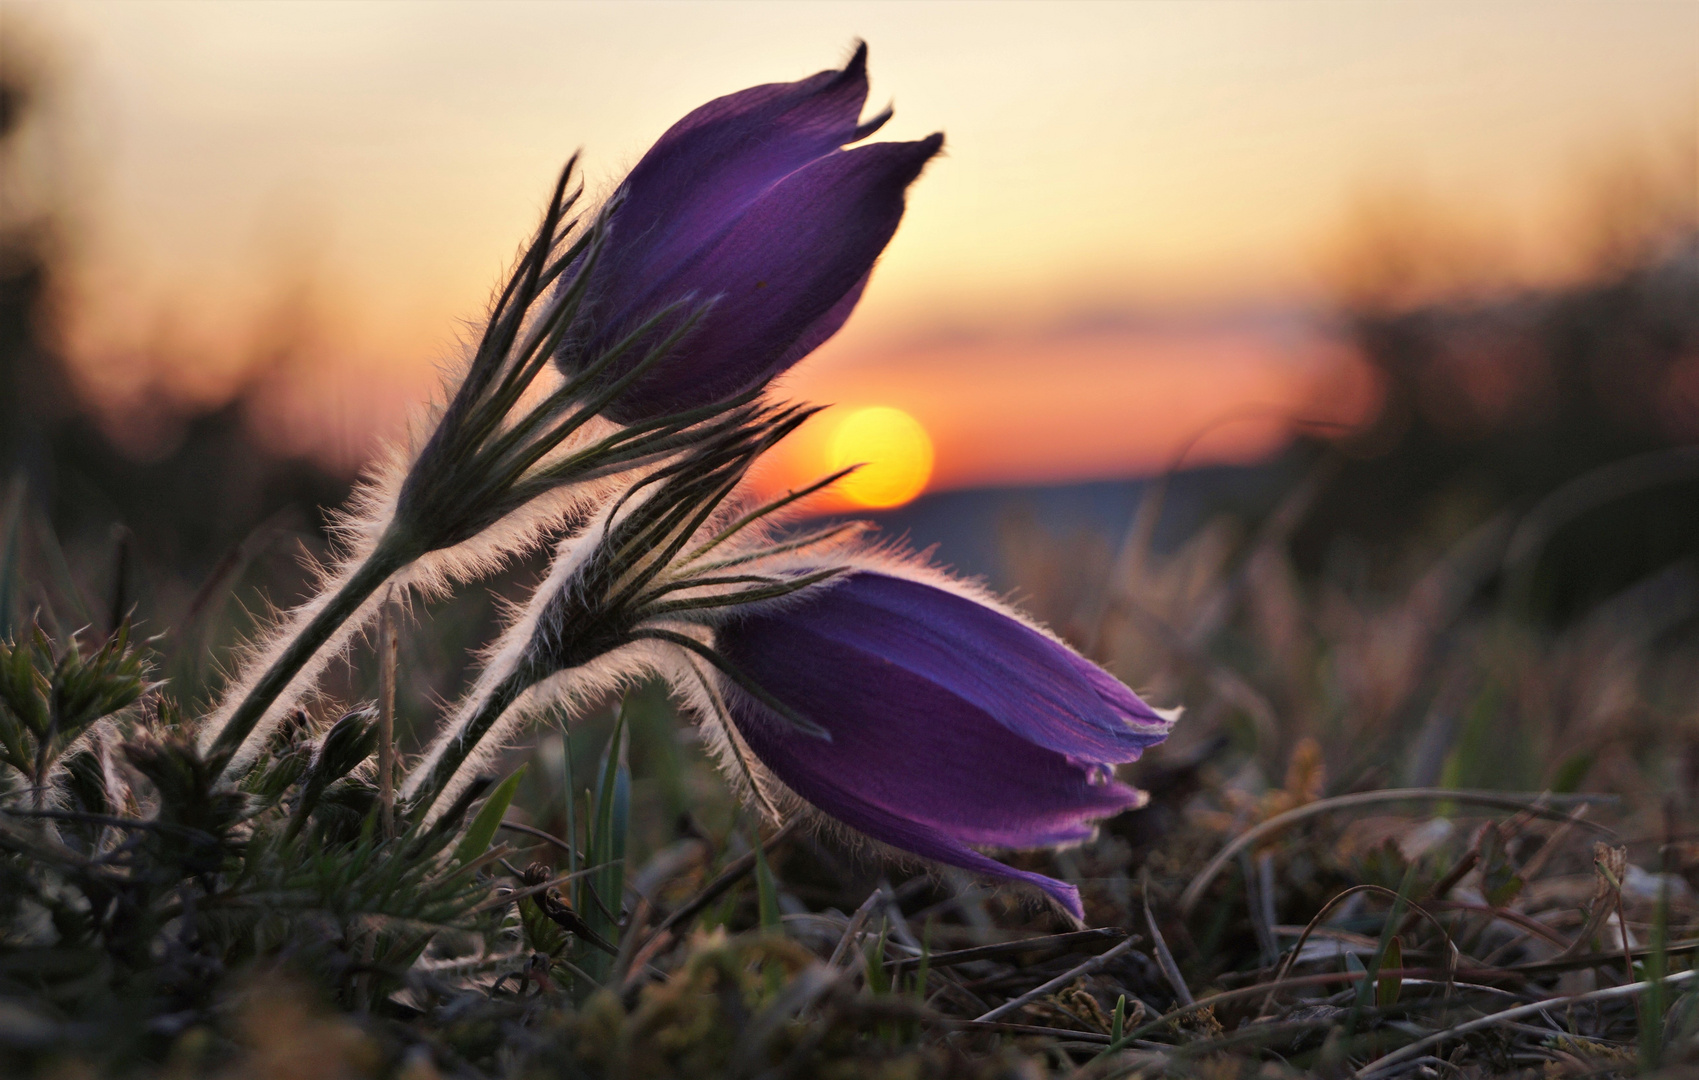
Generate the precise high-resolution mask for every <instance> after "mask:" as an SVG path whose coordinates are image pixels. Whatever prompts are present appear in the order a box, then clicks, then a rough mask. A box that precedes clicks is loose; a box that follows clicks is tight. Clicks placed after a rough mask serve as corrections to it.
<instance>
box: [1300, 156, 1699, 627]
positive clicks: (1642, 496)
mask: <svg viewBox="0 0 1699 1080" xmlns="http://www.w3.org/2000/svg"><path fill="white" fill-rule="evenodd" d="M1625 169H1628V171H1633V170H1632V166H1631V165H1630V166H1625ZM1625 187H1626V190H1624V188H1625ZM1696 199H1699V193H1696V192H1695V191H1694V189H1693V185H1692V176H1691V173H1690V171H1689V170H1687V169H1678V170H1677V171H1676V175H1674V176H1673V177H1671V178H1669V179H1668V180H1667V181H1666V182H1665V183H1663V184H1662V185H1659V184H1656V183H1651V182H1647V183H1639V184H1629V185H1621V184H1619V185H1616V186H1615V187H1614V188H1612V189H1610V190H1607V191H1605V192H1604V193H1602V194H1601V195H1600V196H1599V200H1600V201H1599V203H1598V205H1596V206H1594V207H1593V208H1592V214H1591V216H1592V221H1591V223H1590V224H1591V226H1592V227H1591V229H1590V230H1589V231H1590V232H1591V233H1592V236H1591V237H1590V238H1589V239H1587V240H1578V243H1580V244H1582V245H1583V246H1584V247H1586V248H1588V249H1590V250H1588V251H1587V252H1586V266H1587V272H1586V273H1585V274H1583V275H1581V277H1580V279H1579V280H1577V281H1575V282H1574V283H1572V284H1568V285H1565V286H1561V287H1550V288H1546V289H1540V290H1522V291H1519V292H1516V293H1513V294H1510V295H1504V294H1503V292H1502V291H1500V292H1499V293H1498V294H1497V295H1492V294H1484V293H1481V292H1478V291H1471V290H1467V289H1463V290H1457V291H1453V292H1452V293H1450V294H1449V295H1445V296H1444V297H1443V298H1441V299H1438V300H1432V299H1430V300H1427V301H1421V302H1412V301H1411V300H1410V294H1411V293H1412V292H1413V291H1415V290H1416V289H1417V288H1419V287H1420V285H1421V284H1422V283H1421V282H1419V281H1417V280H1414V279H1420V278H1422V277H1424V276H1427V277H1429V278H1431V277H1433V276H1434V274H1433V272H1432V271H1431V270H1425V269H1424V268H1423V267H1422V265H1421V264H1422V263H1423V261H1424V260H1431V259H1433V258H1435V255H1434V253H1432V252H1424V251H1422V250H1420V248H1421V247H1422V246H1424V243H1426V245H1427V246H1430V247H1431V246H1435V245H1433V243H1432V241H1431V240H1430V241H1427V242H1422V241H1417V242H1416V243H1415V244H1414V245H1412V244H1410V243H1409V242H1407V241H1405V240H1402V239H1401V238H1400V237H1399V236H1398V235H1397V233H1396V231H1392V232H1390V233H1389V231H1387V230H1380V231H1378V232H1377V231H1376V230H1369V233H1368V235H1366V236H1364V237H1362V238H1361V239H1360V240H1359V243H1361V244H1363V245H1364V247H1365V250H1363V251H1362V252H1360V253H1359V255H1358V258H1357V259H1356V260H1355V265H1353V266H1352V267H1351V268H1350V274H1351V278H1350V280H1349V281H1348V282H1347V283H1346V285H1345V287H1344V288H1342V289H1341V292H1342V293H1343V294H1344V295H1345V297H1346V305H1345V306H1346V317H1347V320H1348V323H1347V324H1348V326H1349V329H1350V333H1351V335H1352V337H1353V339H1354V341H1355V344H1356V345H1357V348H1358V351H1359V353H1360V355H1361V356H1362V357H1363V358H1364V359H1365V360H1366V361H1367V363H1368V364H1369V365H1370V367H1371V368H1372V369H1373V371H1374V373H1375V375H1376V376H1377V379H1378V382H1379V384H1380V389H1381V400H1380V404H1379V407H1378V409H1377V410H1376V411H1375V413H1374V415H1373V418H1372V419H1371V420H1370V422H1369V423H1368V424H1367V425H1366V426H1364V427H1363V428H1362V429H1361V430H1360V431H1358V432H1356V433H1354V434H1353V435H1351V436H1350V437H1348V438H1345V439H1336V440H1328V441H1326V442H1323V441H1321V440H1315V439H1311V440H1307V441H1306V442H1305V443H1304V444H1302V448H1303V450H1305V451H1307V452H1308V453H1311V454H1316V453H1321V452H1325V454H1326V456H1328V457H1330V458H1332V460H1333V467H1332V468H1331V469H1330V470H1329V471H1328V472H1327V473H1326V480H1325V483H1324V484H1323V485H1322V487H1321V489H1320V491H1319V492H1318V494H1317V496H1316V498H1315V502H1314V504H1313V505H1312V507H1311V509H1310V512H1309V514H1308V516H1307V518H1306V520H1305V521H1304V523H1303V525H1302V526H1301V527H1300V528H1299V529H1298V531H1297V532H1296V534H1295V536H1294V539H1293V548H1294V550H1293V555H1294V558H1295V560H1296V563H1297V566H1298V567H1299V569H1300V570H1301V571H1302V572H1304V573H1306V574H1307V575H1311V576H1313V575H1317V574H1323V573H1343V574H1356V575H1361V576H1367V577H1369V578H1371V579H1372V578H1373V577H1374V576H1376V575H1377V574H1384V573H1386V572H1388V571H1391V570H1395V568H1396V564H1397V563H1398V561H1399V560H1400V559H1401V558H1403V557H1404V556H1405V555H1406V554H1407V550H1406V549H1407V548H1408V547H1409V546H1410V545H1411V544H1412V542H1413V541H1414V542H1415V543H1417V544H1418V545H1419V544H1420V543H1421V542H1422V540H1423V539H1424V538H1426V539H1430V540H1433V541H1435V542H1444V540H1445V539H1446V536H1445V535H1444V534H1447V533H1449V534H1450V535H1451V536H1452V537H1455V536H1456V535H1457V531H1458V529H1460V528H1468V527H1472V526H1475V525H1479V524H1480V523H1481V522H1482V521H1484V520H1486V519H1488V518H1489V517H1490V516H1491V515H1493V514H1494V513H1498V512H1501V511H1511V512H1514V513H1517V514H1520V515H1524V517H1523V518H1522V521H1523V529H1522V532H1521V535H1520V537H1519V538H1518V540H1517V542H1515V543H1513V545H1512V547H1513V550H1511V551H1509V552H1507V555H1506V557H1507V560H1522V561H1524V562H1526V563H1527V564H1528V565H1525V566H1520V567H1511V566H1509V565H1508V562H1507V570H1512V569H1514V570H1516V571H1517V572H1518V573H1521V574H1522V575H1523V576H1524V577H1525V579H1526V580H1527V582H1528V584H1529V587H1530V589H1531V592H1530V595H1529V596H1528V599H1529V600H1531V601H1532V602H1533V607H1532V612H1531V613H1534V614H1538V615H1541V616H1543V617H1546V618H1557V619H1559V620H1562V619H1565V618H1567V617H1570V616H1573V615H1575V614H1578V613H1579V612H1581V611H1583V610H1585V609H1586V608H1588V607H1590V606H1591V605H1592V604H1593V603H1595V602H1597V601H1599V600H1601V599H1603V598H1604V597H1606V596H1608V595H1611V594H1613V593H1615V592H1617V591H1618V590H1620V589H1622V588H1624V587H1626V586H1628V585H1629V584H1631V583H1633V582H1635V581H1638V580H1641V579H1643V578H1645V577H1646V576H1647V575H1649V574H1651V573H1653V572H1654V571H1656V570H1658V569H1660V568H1662V567H1665V566H1668V565H1669V564H1670V563H1672V562H1674V561H1677V560H1682V559H1693V558H1694V557H1695V556H1696V555H1699V229H1696V227H1695V200H1696ZM1625 200H1626V201H1625ZM1412 246H1414V247H1416V248H1417V250H1411V248H1412ZM1459 273H1461V274H1463V275H1466V274H1467V273H1468V270H1467V268H1464V269H1462V270H1460V271H1459Z"/></svg>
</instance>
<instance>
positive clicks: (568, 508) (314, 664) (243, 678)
mask: <svg viewBox="0 0 1699 1080" xmlns="http://www.w3.org/2000/svg"><path fill="white" fill-rule="evenodd" d="M614 430H617V429H616V428H615V425H613V424H612V423H610V422H609V421H606V420H601V419H596V420H592V421H590V422H589V423H587V424H585V425H584V428H583V429H582V430H580V431H579V432H577V433H576V434H575V436H574V437H573V438H572V439H570V440H569V441H568V442H567V444H566V445H564V446H562V447H561V448H560V449H558V450H557V451H555V454H556V455H560V456H565V455H567V454H570V453H572V452H573V451H575V450H578V449H581V448H582V447H583V446H587V445H591V444H593V443H594V442H595V441H596V440H598V439H601V438H603V437H605V436H606V435H607V434H609V433H610V432H611V431H614ZM409 443H410V446H408V447H407V448H405V449H404V448H403V446H402V445H400V444H391V445H389V446H388V447H386V449H385V450H384V451H383V452H382V454H381V456H380V457H379V459H378V460H377V461H376V463H374V464H373V465H372V466H370V467H369V468H368V472H367V475H366V476H365V478H364V479H363V480H362V481H361V482H360V484H359V485H358V486H357V487H356V488H355V491H354V494H353V495H352V496H351V497H350V499H349V503H348V506H347V508H346V509H344V510H341V511H338V512H336V513H335V514H334V516H333V518H332V520H331V522H330V526H329V532H330V535H331V544H332V552H331V555H330V557H329V558H328V560H327V561H326V562H324V563H320V564H317V565H313V566H310V567H309V569H310V570H311V572H312V573H313V575H314V578H315V581H314V586H313V591H312V595H311V596H310V597H309V598H308V599H307V600H305V601H303V602H302V603H301V604H299V605H297V606H296V607H294V608H291V609H289V610H288V611H286V612H282V613H279V614H278V615H276V616H275V617H274V618H272V619H271V620H270V625H269V626H267V627H266V628H265V629H263V630H262V631H260V632H259V633H258V635H257V636H256V637H255V638H254V639H253V640H252V641H251V642H250V643H248V644H247V645H246V646H244V647H243V648H242V649H241V650H240V654H239V659H238V660H237V662H236V665H235V670H236V675H235V677H234V678H232V679H231V680H230V682H229V683H227V684H226V687H225V689H224V691H223V693H222V694H221V696H220V699H219V704H218V707H217V708H216V709H215V710H214V711H213V712H212V713H211V715H209V716H208V717H207V718H206V721H205V722H204V723H203V724H202V725H201V727H200V730H199V732H198V736H197V743H198V745H199V746H200V749H201V750H202V752H206V751H207V750H208V749H209V748H210V747H211V746H212V745H213V744H214V743H215V742H216V741H217V739H218V737H219V735H220V734H221V733H222V732H223V731H224V728H225V726H226V724H227V723H228V722H229V720H230V717H231V715H232V713H233V712H234V711H235V709H236V707H237V705H238V703H240V702H241V701H242V700H243V699H244V698H246V697H247V695H248V693H249V691H251V690H252V689H253V687H254V685H255V684H256V683H257V682H258V680H259V679H260V677H261V676H262V675H263V674H264V673H265V672H266V671H267V670H268V669H269V668H270V667H271V665H272V664H273V663H274V662H275V661H276V660H277V659H278V657H279V656H280V655H281V654H282V653H283V650H284V649H285V648H287V647H288V645H289V644H290V642H291V641H292V640H293V639H294V638H295V636H296V635H297V634H298V633H300V631H301V629H302V628H303V627H305V626H306V625H307V624H308V623H309V622H311V621H312V619H313V618H314V617H315V616H317V615H318V614H319V613H320V612H321V611H323V610H324V608H325V606H326V605H327V604H328V603H329V602H330V601H331V598H332V597H334V596H335V595H336V594H337V593H338V591H339V590H341V589H342V588H343V587H344V586H346V585H347V584H348V582H349V581H350V580H351V579H352V578H353V576H354V574H355V573H356V572H357V571H358V570H359V569H360V568H361V567H362V566H363V565H364V564H365V562H366V560H367V559H368V558H369V557H370V556H371V555H372V553H373V551H374V550H375V548H376V546H377V543H378V541H379V539H380V538H381V537H382V536H383V535H384V531H385V530H386V529H387V528H388V527H389V525H390V523H391V522H392V521H394V519H395V511H396V504H397V501H398V499H399V496H400V492H401V486H402V484H403V483H404V482H405V481H406V479H407V475H408V471H409V469H410V468H411V467H412V464H413V461H414V459H415V457H416V455H417V452H418V447H419V446H420V445H422V440H421V439H419V438H417V437H415V438H413V439H411V440H409ZM612 485H613V481H612V480H610V479H603V480H593V481H588V482H584V483H580V484H572V485H566V486H562V487H558V488H555V489H554V490H552V491H550V492H547V493H545V494H543V495H541V496H539V497H537V498H535V499H533V500H531V501H530V502H528V503H526V504H525V505H523V506H521V507H519V508H518V509H516V510H514V511H513V512H511V513H509V514H508V515H506V516H505V517H503V518H501V519H500V520H498V521H497V522H496V523H495V524H493V525H491V526H490V527H489V528H487V529H484V530H483V531H482V532H480V533H478V534H477V535H475V536H473V537H472V538H470V539H468V540H466V541H464V542H463V543H460V544H457V545H455V546H454V547H451V548H445V549H441V550H438V551H433V552H430V553H429V554H427V555H424V556H422V557H420V558H418V559H415V560H413V561H412V562H410V563H409V564H408V565H407V566H405V567H403V568H402V569H400V570H399V571H397V572H396V573H395V574H394V575H392V576H391V577H390V578H389V579H388V584H389V585H392V586H394V598H395V599H396V600H397V601H399V602H401V603H402V604H404V605H410V604H411V603H412V602H413V601H414V600H415V599H418V600H422V601H426V602H429V601H432V600H437V599H440V598H442V597H444V596H446V595H448V593H449V592H450V590H451V589H452V588H453V587H454V586H455V585H456V584H461V583H464V582H468V581H473V580H477V579H478V578H481V577H484V576H487V575H490V574H493V573H496V572H498V571H500V570H501V569H503V568H504V567H505V566H507V565H509V564H510V563H511V562H512V561H513V560H514V559H516V558H518V557H519V556H520V555H523V554H524V553H526V552H527V551H530V550H532V549H534V548H535V547H536V545H537V544H538V543H539V542H540V541H541V540H542V539H543V538H544V537H545V536H546V535H547V534H548V532H549V531H550V530H551V529H554V528H557V527H559V526H560V524H561V523H562V522H564V521H567V520H569V519H570V518H572V517H573V516H574V515H575V514H580V513H582V512H583V511H584V510H585V509H586V508H587V507H588V506H591V505H593V504H594V503H595V502H596V501H598V500H603V499H606V498H607V496H608V494H609V492H610V490H611V488H612ZM387 593H388V590H387V589H374V590H373V591H372V592H371V594H370V595H368V596H367V597H366V599H365V600H364V601H363V602H362V603H361V604H360V606H359V607H358V608H356V609H355V611H354V613H353V614H352V615H351V616H350V617H349V618H348V619H347V620H345V621H344V622H343V623H342V624H341V626H339V627H338V628H337V630H336V631H335V633H334V634H332V635H331V637H330V638H329V639H328V640H327V641H326V642H325V644H324V645H323V646H321V647H320V648H319V649H318V650H317V652H315V653H314V655H313V656H312V658H311V659H310V660H308V661H307V662H306V663H305V664H303V665H302V666H301V668H300V670H298V671H297V672H296V673H295V675H294V676H293V678H291V679H290V681H289V683H288V685H287V686H286V688H285V689H284V690H283V692H281V693H280V694H278V695H277V697H276V698H274V699H273V700H272V702H271V704H270V705H269V706H268V707H267V709H266V711H265V713H264V714H263V715H262V717H261V719H260V721H259V722H258V723H257V724H255V725H254V728H253V730H252V731H251V732H250V733H249V734H248V736H247V737H246V738H245V739H244V740H243V742H242V744H241V747H240V749H238V750H237V752H236V754H235V756H234V757H233V758H232V759H231V762H230V766H229V768H230V769H231V770H232V771H233V772H236V773H239V772H240V771H241V770H243V769H245V768H246V767H247V766H248V765H250V764H252V762H253V761H254V760H255V759H256V758H257V757H258V756H259V754H260V752H261V750H262V749H263V748H264V746H265V745H266V743H267V741H268V740H269V739H270V738H271V733H272V732H273V731H274V730H275V729H276V727H277V725H278V724H279V723H280V722H282V720H283V718H284V717H285V716H287V715H288V714H289V712H290V711H291V710H293V709H294V708H296V707H298V706H300V705H302V704H303V703H305V702H307V701H309V700H311V698H312V697H313V695H314V693H315V690H316V687H317V685H318V681H319V677H320V675H321V674H322V673H323V672H324V669H325V668H326V666H328V665H329V664H330V663H331V662H332V661H333V660H336V659H338V658H340V657H341V656H343V655H345V654H346V653H347V652H348V650H349V649H350V648H351V647H352V646H353V645H354V643H355V641H356V639H357V638H358V637H359V635H361V634H362V633H363V632H365V631H366V630H367V628H368V627H369V626H370V625H371V623H372V622H373V620H375V619H376V618H377V616H378V613H379V612H380V611H381V610H382V608H383V605H384V603H385V602H386V599H387Z"/></svg>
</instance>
